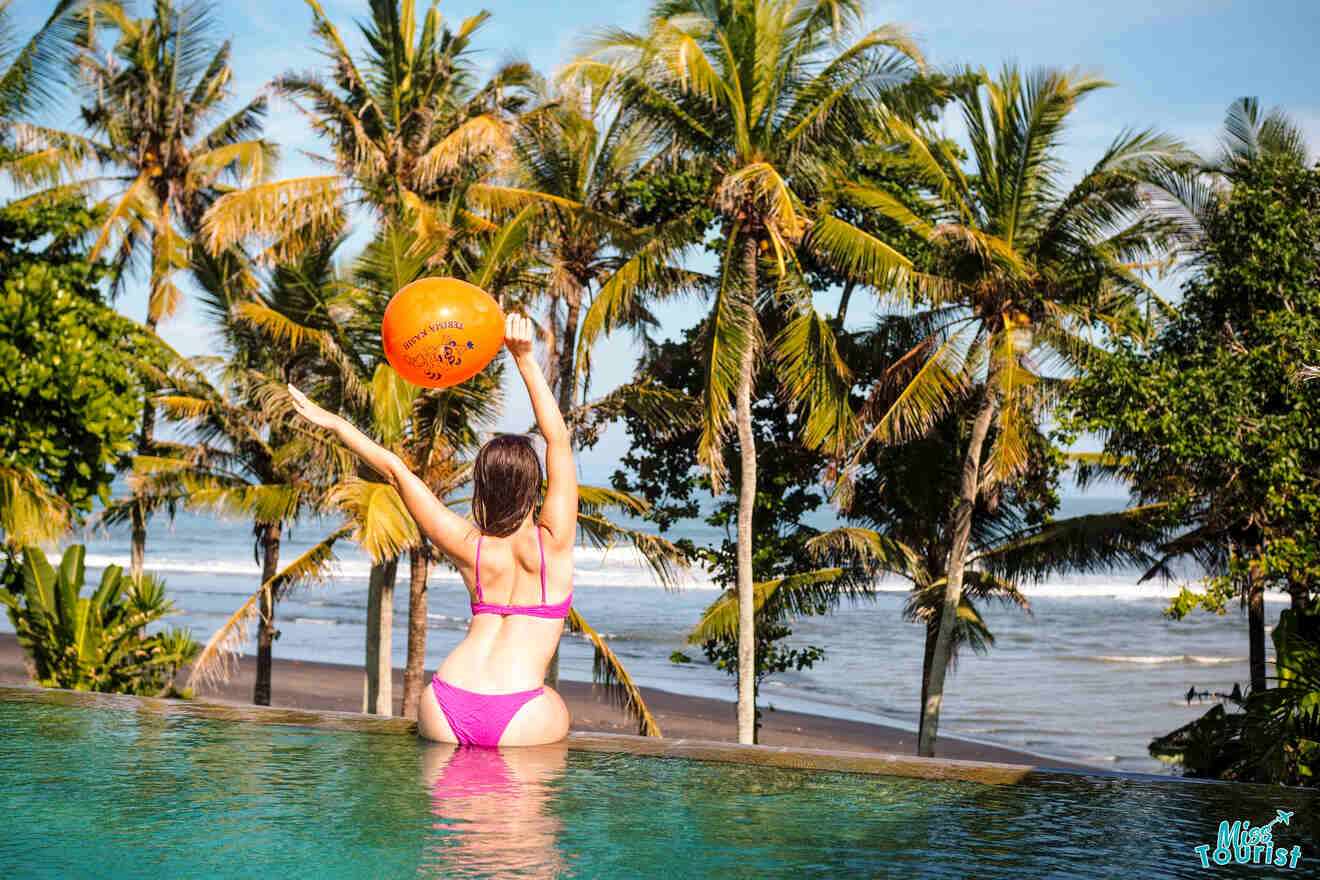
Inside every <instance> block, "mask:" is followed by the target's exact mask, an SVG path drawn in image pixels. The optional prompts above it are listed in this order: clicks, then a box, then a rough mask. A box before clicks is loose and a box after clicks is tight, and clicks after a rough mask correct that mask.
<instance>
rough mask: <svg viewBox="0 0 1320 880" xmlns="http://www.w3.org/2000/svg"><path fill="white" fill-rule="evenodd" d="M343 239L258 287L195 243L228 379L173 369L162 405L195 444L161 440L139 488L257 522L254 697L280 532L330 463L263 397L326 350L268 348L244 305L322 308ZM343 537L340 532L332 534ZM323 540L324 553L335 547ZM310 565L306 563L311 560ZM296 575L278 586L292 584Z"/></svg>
mask: <svg viewBox="0 0 1320 880" xmlns="http://www.w3.org/2000/svg"><path fill="white" fill-rule="evenodd" d="M338 244H339V242H338V240H331V241H326V242H322V244H321V246H320V247H318V248H312V249H309V250H307V251H305V252H304V253H303V254H302V255H300V258H299V259H298V260H297V261H296V262H293V263H288V264H281V265H279V266H276V267H275V268H274V270H273V271H272V272H270V273H269V277H268V278H267V279H266V283H265V285H264V286H263V287H261V288H260V289H258V290H256V291H254V290H253V287H254V286H255V285H256V280H255V277H256V273H255V268H254V267H253V266H252V265H251V264H250V262H249V261H247V260H246V259H245V258H244V257H243V255H242V254H241V253H239V252H237V251H230V252H228V253H226V254H224V255H222V256H220V257H211V256H209V255H208V254H206V253H205V252H204V251H203V250H202V249H201V248H198V249H196V251H195V254H194V257H195V260H196V265H195V266H194V273H195V275H196V277H197V278H198V280H199V281H200V282H201V285H202V290H203V303H204V304H205V306H206V308H207V310H208V311H210V312H211V313H212V316H213V318H214V319H215V320H216V323H217V330H218V334H219V336H220V338H221V339H223V340H224V342H225V344H226V348H227V349H228V354H229V359H228V360H227V362H226V363H225V364H224V367H223V369H222V375H223V377H224V385H223V386H222V387H220V388H217V387H215V386H214V385H213V384H212V383H211V381H210V380H209V378H208V377H207V376H206V374H205V372H204V371H203V370H202V369H198V368H196V367H191V368H189V367H184V368H182V369H176V370H174V371H173V372H172V375H171V377H170V378H171V379H172V380H173V381H171V382H170V385H171V387H170V388H169V389H168V390H167V391H166V392H165V393H164V394H162V395H158V396H157V397H156V398H155V400H156V402H157V403H158V404H159V405H161V406H162V407H164V409H165V411H166V412H167V413H168V414H169V415H170V416H172V417H173V418H175V419H178V420H180V421H184V422H186V423H189V424H190V425H191V426H192V430H193V433H194V435H195V441H196V442H195V443H192V444H166V443H158V444H157V449H158V452H159V454H158V455H157V456H155V457H146V456H143V457H139V459H138V463H137V468H138V469H139V471H146V473H144V474H140V475H139V476H138V477H137V481H138V483H139V485H140V486H141V487H142V489H143V490H144V491H143V492H142V493H141V494H145V495H148V496H155V497H159V496H160V495H162V494H166V493H168V492H169V491H170V490H171V489H172V488H173V489H175V490H176V491H177V492H178V495H179V497H181V498H182V499H183V500H184V501H185V503H186V504H187V505H188V506H190V507H194V508H197V507H201V508H208V509H212V510H216V511H219V512H222V513H225V514H228V515H231V516H241V517H247V518H250V519H251V520H252V523H253V535H254V537H255V538H256V540H257V542H258V544H259V547H260V555H261V559H262V575H261V582H260V587H259V589H258V590H257V595H258V596H259V599H258V603H257V610H258V615H259V626H258V630H257V674H256V683H255V686H254V691H253V702H254V703H256V704H258V705H269V704H270V692H271V651H272V645H273V643H274V638H275V605H276V601H277V600H278V598H279V596H280V592H281V591H279V590H276V589H274V588H273V587H271V586H268V585H270V584H271V583H272V580H273V579H275V578H276V577H277V574H278V573H279V552H280V542H281V536H282V534H283V533H284V531H286V530H287V527H288V526H289V525H290V524H292V523H293V522H295V521H296V520H297V519H298V518H299V517H300V516H302V515H303V514H305V513H308V512H310V511H312V510H314V509H316V507H317V506H318V505H319V503H320V500H321V499H320V496H321V493H322V492H323V490H324V486H323V485H319V484H320V483H321V482H322V480H323V478H324V473H323V471H324V470H326V469H325V468H324V467H318V464H319V463H318V462H317V461H316V459H315V457H313V456H309V455H308V454H307V453H308V451H309V450H308V449H307V443H306V441H304V440H303V439H302V438H301V437H300V436H299V435H298V434H297V433H296V432H293V431H291V430H290V429H289V427H288V426H287V424H285V423H283V422H282V421H281V420H279V419H278V418H274V419H273V418H270V417H269V413H268V409H269V408H268V407H265V406H263V405H262V404H263V399H266V398H269V396H270V395H271V394H272V393H278V392H280V391H282V389H283V388H284V387H285V386H286V385H287V384H288V383H290V382H304V381H305V380H306V379H308V378H310V377H312V376H314V375H316V373H317V371H318V369H319V367H320V358H321V352H320V350H319V349H318V347H317V346H316V345H315V344H313V343H311V342H303V343H302V344H299V345H289V346H270V345H268V344H267V341H266V339H265V338H264V337H263V336H261V335H260V334H259V333H256V332H254V331H253V330H252V328H251V327H250V326H248V325H247V324H246V323H244V322H243V321H242V319H241V318H240V317H239V316H240V314H241V313H242V307H243V306H244V305H251V304H258V305H260V306H261V307H263V308H266V309H270V310H272V311H274V312H277V313H280V314H285V315H293V316H296V317H299V318H301V317H303V316H305V315H307V314H314V313H316V312H317V311H318V310H320V309H322V308H324V294H323V291H324V290H325V288H326V287H327V286H328V285H329V284H330V283H331V282H332V281H333V274H334V266H333V259H334V253H335V249H336V247H337V245H338ZM339 537H342V532H341V533H337V534H336V536H334V540H337V539H338V538H339ZM332 544H333V540H331V541H330V542H329V544H325V543H324V542H323V545H324V546H323V553H325V554H328V552H329V549H330V545H332ZM307 564H310V563H308V562H307V561H305V560H304V565H307ZM288 580H289V576H288V575H286V576H285V577H284V578H283V579H282V580H281V581H280V583H282V584H285V586H284V589H285V590H287V588H288V584H287V583H286V582H287V581H288Z"/></svg>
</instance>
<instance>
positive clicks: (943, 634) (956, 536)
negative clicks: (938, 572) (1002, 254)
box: [917, 365, 996, 758]
mask: <svg viewBox="0 0 1320 880" xmlns="http://www.w3.org/2000/svg"><path fill="white" fill-rule="evenodd" d="M995 372H996V371H995V369H994V367H993V365H992V366H991V370H990V375H989V376H987V377H986V384H985V390H984V391H983V392H982V393H981V405H980V407H979V408H978V409H977V413H976V419H975V421H973V422H972V436H971V437H970V438H969V439H968V441H967V454H966V456H965V457H964V458H963V469H962V485H961V486H960V487H959V490H958V500H957V503H955V504H954V506H953V513H952V515H951V516H950V521H949V535H950V537H951V540H950V544H949V564H948V565H947V566H946V571H947V574H946V576H945V581H944V583H945V587H944V604H943V606H941V609H940V627H939V630H938V632H937V633H936V636H935V649H934V654H933V656H932V657H931V664H930V681H929V684H928V686H927V688H926V696H925V699H924V700H923V702H922V704H921V727H920V730H921V733H920V736H919V738H918V739H917V754H918V755H921V756H924V757H927V758H933V757H935V737H936V734H937V732H938V730H939V724H940V703H941V702H943V700H944V674H945V672H946V671H948V668H949V655H950V653H951V652H952V650H953V627H954V623H955V622H956V621H957V619H958V604H959V602H960V601H961V599H962V587H963V571H964V568H965V566H966V564H967V548H968V546H969V545H970V543H971V536H972V509H973V508H974V507H975V506H976V496H977V492H978V491H979V489H980V471H981V448H982V447H983V446H984V445H985V438H986V434H988V433H989V431H990V421H991V419H992V418H993V417H994V413H995V391H994V383H995Z"/></svg>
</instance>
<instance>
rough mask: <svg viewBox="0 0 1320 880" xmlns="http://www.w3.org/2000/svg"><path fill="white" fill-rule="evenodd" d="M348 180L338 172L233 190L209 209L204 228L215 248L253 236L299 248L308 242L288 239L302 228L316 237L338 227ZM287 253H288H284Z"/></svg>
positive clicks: (305, 234) (304, 233)
mask: <svg viewBox="0 0 1320 880" xmlns="http://www.w3.org/2000/svg"><path fill="white" fill-rule="evenodd" d="M343 201H344V183H343V180H342V179H341V178H339V177H337V176H334V175H330V176H324V177H296V178H290V179H288V180H280V181H276V182H274V183H263V184H260V185H258V186H252V187H248V188H247V189H242V190H238V191H237V192H231V193H228V194H227V195H224V196H221V197H220V198H219V199H217V200H216V202H215V204H213V205H211V207H210V208H208V209H207V210H206V214H205V215H204V216H203V217H202V229H203V232H204V234H205V237H206V246H207V248H209V249H210V250H211V252H212V253H219V252H221V251H223V250H226V249H227V248H230V247H233V246H234V245H235V244H238V243H239V242H241V241H242V240H243V239H245V238H248V237H259V238H269V239H278V240H280V241H283V242H287V247H288V248H289V250H290V252H296V251H297V250H298V249H301V246H304V245H305V242H292V241H289V240H288V233H289V232H290V231H291V230H298V231H299V234H300V235H301V236H303V237H304V238H306V239H307V240H315V239H317V238H320V237H322V236H325V235H328V234H330V233H332V232H335V231H337V230H338V228H339V225H340V216H341V215H340V207H341V205H342V204H343ZM281 256H282V257H287V256H289V254H283V255H281Z"/></svg>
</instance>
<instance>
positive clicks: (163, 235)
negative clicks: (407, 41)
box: [4, 0, 276, 577]
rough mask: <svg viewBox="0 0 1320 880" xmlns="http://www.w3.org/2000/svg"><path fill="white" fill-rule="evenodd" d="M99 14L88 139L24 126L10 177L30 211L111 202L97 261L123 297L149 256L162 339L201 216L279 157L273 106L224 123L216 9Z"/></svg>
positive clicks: (84, 58)
mask: <svg viewBox="0 0 1320 880" xmlns="http://www.w3.org/2000/svg"><path fill="white" fill-rule="evenodd" d="M88 8H89V9H92V8H94V9H95V10H96V12H97V13H98V14H99V15H102V16H104V17H105V18H106V19H107V20H109V21H110V22H111V23H112V24H113V25H114V28H115V29H116V30H117V32H118V37H117V39H116V40H115V43H114V45H113V46H111V47H110V48H109V49H108V50H104V51H102V50H101V49H100V47H99V46H98V45H97V44H96V43H94V42H92V41H90V40H89V41H88V42H87V45H86V48H85V49H84V51H83V52H82V53H80V55H79V57H78V66H79V70H80V72H81V75H82V79H83V89H84V94H85V95H86V96H87V99H88V101H89V103H87V104H85V105H84V106H83V107H82V109H81V117H82V123H83V126H84V128H85V129H86V131H87V134H80V133H76V132H70V131H61V130H58V129H51V128H46V127H43V126H38V125H33V124H27V123H24V124H20V125H17V126H15V127H14V133H15V136H16V143H17V146H18V148H19V151H20V152H19V155H18V157H17V158H16V159H15V160H13V161H11V162H7V163H5V166H4V167H5V170H6V171H7V172H8V173H9V174H10V175H11V177H13V178H14V179H15V180H16V182H18V183H19V184H20V185H23V186H26V187H29V188H32V189H35V190H36V192H34V193H33V194H32V195H30V196H29V198H30V199H45V198H56V197H59V196H61V195H64V194H67V193H69V192H75V191H76V192H90V193H96V194H98V195H104V198H102V200H101V202H100V204H99V207H100V210H101V211H102V212H103V216H104V220H103V221H102V223H101V226H100V228H99V229H98V230H97V232H96V238H95V241H94V242H93V244H92V249H91V258H92V259H97V258H98V257H100V256H101V255H102V254H104V253H106V252H110V251H112V252H113V260H112V261H113V264H114V266H115V277H116V279H117V280H116V282H115V285H114V290H115V291H118V290H120V289H121V288H122V285H123V283H124V281H125V279H126V277H127V275H126V270H127V269H128V268H129V267H130V265H131V263H132V261H133V260H134V258H135V257H137V256H138V255H139V253H141V252H143V251H145V252H146V253H145V255H146V257H147V258H148V259H149V265H150V269H149V273H148V274H149V297H148V304H147V314H146V326H147V328H148V329H149V330H153V331H154V329H155V327H156V325H157V324H158V323H159V322H160V321H161V320H163V319H165V318H168V317H169V316H170V315H172V314H174V312H175V311H176V310H177V309H178V307H179V305H180V302H181V300H182V294H181V293H180V291H179V288H178V286H177V285H176V284H175V281H174V278H175V275H176V273H177V272H178V271H179V270H181V269H184V268H186V267H187V266H188V263H189V251H190V246H191V241H192V237H193V235H194V234H195V232H196V230H197V229H198V227H199V224H200V222H201V218H202V214H203V213H204V212H205V210H206V209H207V207H208V206H209V205H210V204H211V203H212V202H213V201H214V200H215V199H216V198H217V197H218V196H219V194H220V193H221V192H223V191H224V188H225V186H226V183H225V182H226V180H233V181H240V180H241V181H246V182H249V183H251V182H255V181H258V180H260V179H262V178H263V177H264V176H265V174H266V171H267V168H268V166H269V165H270V163H271V162H272V161H273V160H274V159H275V156H276V152H275V148H274V147H273V146H272V145H271V144H270V143H269V142H267V141H265V140H262V139H260V138H258V137H256V135H257V134H258V132H259V131H260V128H261V122H262V119H263V117H264V115H265V111H266V98H265V97H264V96H259V97H257V98H255V99H254V100H252V101H251V102H249V103H248V104H246V105H244V106H243V107H240V108H239V109H238V110H237V111H235V112H233V113H230V114H228V115H222V112H223V110H224V104H225V102H226V101H227V100H228V99H229V97H230V94H231V81H232V78H233V69H232V68H231V67H230V64H229V56H230V46H229V43H223V44H219V43H217V41H216V40H215V38H214V37H213V34H212V32H213V26H212V22H211V13H210V10H209V8H208V7H207V6H205V5H203V4H199V3H193V4H187V5H184V6H176V5H175V4H174V2H173V0H155V2H154V5H153V7H152V15H151V17H149V18H143V19H132V18H129V17H128V15H127V14H126V13H125V12H124V10H123V9H122V7H120V6H119V5H118V4H111V3H96V4H93V5H92V6H89V7H88ZM199 131H205V134H201V135H199V134H198V132H199ZM92 168H95V169H97V170H96V171H91V170H90V169H92ZM107 190H108V191H109V194H108V195H105V192H106V191H107ZM154 424H155V410H154V408H153V407H152V405H151V403H150V401H149V400H148V401H146V402H145V403H144V406H143V421H142V434H141V437H140V439H139V444H138V445H139V452H141V453H143V454H151V452H152V442H153V435H154ZM131 500H133V501H135V502H136V503H135V504H134V505H133V506H131V507H129V508H126V513H125V515H126V518H127V520H128V521H129V522H130V523H131V526H132V541H133V551H132V552H133V567H132V571H133V575H134V576H135V577H136V576H139V575H140V574H141V565H142V564H141V560H142V557H143V554H144V552H145V545H146V523H147V519H148V518H149V517H150V516H151V515H152V513H153V512H154V508H153V505H152V504H151V503H150V502H149V501H148V500H147V499H144V498H137V499H131Z"/></svg>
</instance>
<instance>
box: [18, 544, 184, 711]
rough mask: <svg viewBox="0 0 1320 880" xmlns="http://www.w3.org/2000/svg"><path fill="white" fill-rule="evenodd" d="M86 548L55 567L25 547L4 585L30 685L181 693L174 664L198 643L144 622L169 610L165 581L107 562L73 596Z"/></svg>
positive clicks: (68, 553) (74, 551) (150, 693)
mask: <svg viewBox="0 0 1320 880" xmlns="http://www.w3.org/2000/svg"><path fill="white" fill-rule="evenodd" d="M85 557H86V549H85V548H84V547H83V546H82V545H74V546H72V547H70V548H69V549H68V550H66V551H65V553H64V558H63V559H62V560H61V562H60V567H59V569H58V571H57V570H56V569H54V568H51V566H50V563H49V562H47V561H46V554H44V553H43V552H41V550H40V549H39V548H36V547H25V548H24V549H23V556H22V560H21V562H19V563H17V565H16V567H17V572H10V573H7V576H6V578H5V580H6V582H7V583H8V584H9V585H10V587H11V589H4V588H0V602H3V603H4V604H5V606H6V607H7V608H8V611H9V621H10V623H12V624H13V626H14V632H16V633H17V634H18V642H19V644H20V645H22V646H23V650H24V651H25V652H27V655H28V657H29V658H30V659H31V661H32V664H33V666H34V669H35V677H36V680H37V683H38V684H41V685H44V686H46V687H58V688H71V689H74V690H81V691H106V692H110V693H118V694H141V695H146V696H182V694H180V693H179V691H178V690H177V689H176V688H175V686H174V678H175V675H176V674H177V673H178V671H179V667H181V666H183V665H185V664H187V663H189V662H191V661H192V659H193V658H194V657H196V656H197V653H198V651H200V650H201V645H199V644H198V643H197V642H196V641H194V640H193V639H192V637H191V636H190V635H189V634H188V633H187V632H186V631H183V630H178V629H173V630H167V631H161V632H156V633H148V632H147V627H148V626H150V625H152V624H154V623H156V622H157V621H158V620H160V619H161V618H163V617H165V616H166V615H168V614H170V613H172V612H173V611H174V608H173V606H172V605H171V604H170V602H169V601H168V600H167V599H166V598H165V583H164V581H161V580H159V579H157V578H154V577H150V576H148V577H145V578H142V579H141V580H130V579H129V578H128V577H126V576H125V575H124V573H123V570H122V569H120V568H119V567H118V566H115V565H109V566H106V568H105V570H104V571H103V572H102V574H101V583H100V584H99V585H98V586H97V587H96V589H95V590H94V591H93V592H92V594H91V595H90V596H83V595H80V594H81V592H82V588H83V579H84V576H85V574H86V568H85V566H84V558H85Z"/></svg>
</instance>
